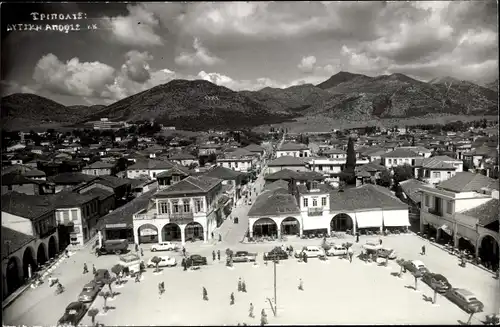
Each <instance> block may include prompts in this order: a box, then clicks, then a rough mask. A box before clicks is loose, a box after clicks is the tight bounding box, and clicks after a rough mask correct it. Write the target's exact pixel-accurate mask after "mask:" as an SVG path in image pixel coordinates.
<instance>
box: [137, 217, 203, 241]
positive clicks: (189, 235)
mask: <svg viewBox="0 0 500 327" xmlns="http://www.w3.org/2000/svg"><path fill="white" fill-rule="evenodd" d="M138 231H139V243H141V244H143V243H158V241H159V237H158V235H159V234H158V233H159V231H158V227H156V226H155V225H153V224H144V225H142V226H140V227H139V229H138ZM160 232H161V236H162V238H161V239H162V240H163V241H166V242H180V241H181V240H182V235H181V233H182V231H181V227H180V226H179V225H178V224H176V223H168V224H166V225H165V226H163V228H162V229H161V231H160ZM203 235H204V229H203V226H202V225H201V224H200V223H198V222H190V223H188V224H187V225H186V228H185V230H184V237H185V240H186V241H196V240H203Z"/></svg>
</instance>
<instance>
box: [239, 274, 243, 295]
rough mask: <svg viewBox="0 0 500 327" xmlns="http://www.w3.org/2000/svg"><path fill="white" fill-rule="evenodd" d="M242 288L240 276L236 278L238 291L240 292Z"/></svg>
mask: <svg viewBox="0 0 500 327" xmlns="http://www.w3.org/2000/svg"><path fill="white" fill-rule="evenodd" d="M242 288H243V286H242V283H241V277H240V278H238V292H241V291H242Z"/></svg>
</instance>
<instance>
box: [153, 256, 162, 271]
mask: <svg viewBox="0 0 500 327" xmlns="http://www.w3.org/2000/svg"><path fill="white" fill-rule="evenodd" d="M151 262H152V263H154V264H155V265H156V268H155V272H159V271H160V267H159V265H160V262H161V258H160V257H158V256H154V257H153V258H151Z"/></svg>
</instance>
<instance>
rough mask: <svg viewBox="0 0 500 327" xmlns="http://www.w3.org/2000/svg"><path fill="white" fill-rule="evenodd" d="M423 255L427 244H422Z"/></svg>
mask: <svg viewBox="0 0 500 327" xmlns="http://www.w3.org/2000/svg"><path fill="white" fill-rule="evenodd" d="M422 255H425V245H422Z"/></svg>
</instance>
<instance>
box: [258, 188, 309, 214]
mask: <svg viewBox="0 0 500 327" xmlns="http://www.w3.org/2000/svg"><path fill="white" fill-rule="evenodd" d="M298 213H300V210H299V207H298V205H297V200H296V199H295V197H294V196H293V195H291V194H289V193H288V189H287V188H277V189H274V190H266V191H264V192H263V193H262V194H260V195H259V196H258V197H257V199H256V200H255V203H254V205H253V206H252V207H251V208H250V211H249V212H248V216H249V217H262V216H271V215H286V214H298Z"/></svg>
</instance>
